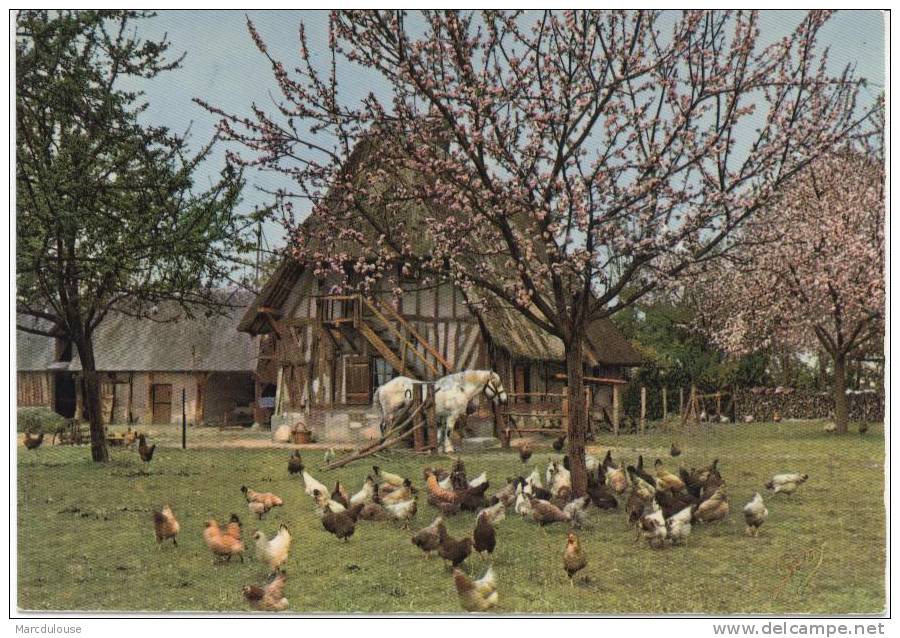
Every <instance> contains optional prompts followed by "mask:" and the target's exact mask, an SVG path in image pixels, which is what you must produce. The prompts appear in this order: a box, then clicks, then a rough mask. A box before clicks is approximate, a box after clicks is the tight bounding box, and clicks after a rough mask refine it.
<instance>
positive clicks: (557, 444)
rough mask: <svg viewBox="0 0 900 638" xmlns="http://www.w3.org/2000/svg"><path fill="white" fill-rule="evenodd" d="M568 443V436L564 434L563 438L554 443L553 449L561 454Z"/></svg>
mask: <svg viewBox="0 0 900 638" xmlns="http://www.w3.org/2000/svg"><path fill="white" fill-rule="evenodd" d="M565 443H566V435H565V434H563V435H562V436H561V437H559V438H558V439H556V440H555V441H553V449H554V450H556V451H557V452H560V451H561V450H562V449H563V445H565Z"/></svg>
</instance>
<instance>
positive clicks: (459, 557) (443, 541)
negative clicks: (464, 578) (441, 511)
mask: <svg viewBox="0 0 900 638" xmlns="http://www.w3.org/2000/svg"><path fill="white" fill-rule="evenodd" d="M438 535H439V538H440V545H439V546H438V554H439V555H440V557H441V558H443V559H444V560H445V561H447V562H449V563H450V564H451V565H452V566H453V567H458V566H459V565H460V564H462V562H463V561H464V560H466V559H467V558H468V557H469V554H471V553H472V539H471V538H469V537H468V536H467V537H465V538H462V539H459V540H457V539H455V538H453V537H452V536H450V534H449V533H448V532H447V528H446V527H445V526H443V525H441V526H439V527H438Z"/></svg>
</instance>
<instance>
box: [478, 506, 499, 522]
mask: <svg viewBox="0 0 900 638" xmlns="http://www.w3.org/2000/svg"><path fill="white" fill-rule="evenodd" d="M482 514H484V515H485V516H486V517H487V519H488V521H490V523H491V524H492V525H496V524H497V523H499V522H500V521H502V520H503V519H504V518H506V507H505V506H504V505H503V503H502V502H498V503H495V504H494V505H491V506H490V507H485V508H484V509H481V510H479V511H478V514H477V516H481V515H482Z"/></svg>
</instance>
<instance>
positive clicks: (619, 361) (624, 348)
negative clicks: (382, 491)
mask: <svg viewBox="0 0 900 638" xmlns="http://www.w3.org/2000/svg"><path fill="white" fill-rule="evenodd" d="M335 283H336V282H335V281H334V280H331V279H329V278H328V277H321V276H317V275H316V273H315V269H314V268H313V267H312V266H311V265H304V264H302V263H299V262H297V261H295V260H293V259H290V258H287V259H285V260H284V261H282V262H281V264H280V265H279V266H278V268H277V269H276V271H275V272H274V274H273V275H272V276H271V278H270V279H269V280H268V282H267V283H266V284H265V286H264V287H263V289H262V290H261V291H260V294H259V295H258V296H257V297H256V299H255V300H254V301H253V303H252V304H251V305H250V307H249V308H248V309H247V311H246V313H245V314H244V317H243V318H242V319H241V321H240V324H239V325H238V329H239V330H241V331H243V332H246V333H249V334H250V335H253V336H256V337H259V347H260V352H259V358H258V361H259V366H258V368H257V370H256V372H257V377H256V378H257V388H256V395H257V396H258V397H260V401H258V403H257V410H256V415H255V416H256V419H257V421H261V422H265V421H268V420H270V419H271V418H272V416H273V415H274V417H275V418H276V419H277V420H279V422H280V421H282V420H284V421H286V422H292V423H291V424H292V425H293V424H296V423H298V422H303V423H305V424H306V425H307V428H308V429H309V430H311V431H312V432H313V434H314V435H315V436H316V437H317V439H319V440H321V441H348V440H349V441H352V440H356V439H358V438H367V437H371V436H374V435H375V425H376V424H377V423H378V421H379V418H378V415H377V414H376V412H375V411H373V410H371V409H370V405H371V402H372V393H373V390H374V389H375V388H377V387H378V386H379V385H381V384H383V383H385V382H386V381H388V380H390V379H391V378H393V377H395V376H397V375H401V374H402V375H406V376H411V377H414V378H417V379H420V380H434V379H437V378H439V377H441V376H444V375H445V374H448V373H450V372H455V371H459V370H465V369H482V368H491V369H493V370H496V371H497V372H498V373H499V374H500V376H501V379H502V381H503V384H504V386H505V387H506V388H507V390H508V391H509V393H510V398H511V402H512V403H513V404H517V403H522V404H545V403H547V401H546V400H545V399H546V398H547V394H548V393H550V394H559V393H562V390H563V388H564V386H565V360H564V351H563V344H562V342H561V341H560V340H559V339H558V338H557V337H554V336H552V335H550V334H548V333H546V332H544V331H542V330H540V329H539V328H537V327H536V326H534V325H533V324H532V323H530V322H529V321H527V320H526V319H525V318H524V317H522V316H521V315H520V314H519V313H517V312H515V311H514V310H513V309H512V308H510V307H504V306H503V305H502V304H500V303H497V302H494V303H492V304H488V305H487V306H485V307H484V308H479V309H478V310H477V311H475V310H473V309H472V308H470V306H468V305H466V303H465V301H464V299H463V295H462V294H461V293H460V291H459V290H457V289H456V288H455V287H454V286H453V285H451V284H449V283H440V284H427V283H425V282H421V281H415V280H405V279H402V278H401V279H400V280H399V281H391V282H386V284H385V285H384V286H383V290H384V291H383V292H374V293H373V294H370V295H361V294H331V290H332V289H333V286H334V284H335ZM397 287H399V288H400V289H401V290H402V293H401V294H400V295H399V298H398V297H397V296H396V295H395V293H394V289H395V288H397ZM588 342H589V344H588V346H587V347H586V349H585V370H586V373H587V374H588V381H589V382H593V383H592V392H591V398H590V400H591V403H592V406H593V408H594V411H595V412H597V413H598V417H599V416H601V415H602V413H603V411H604V409H605V408H608V407H610V406H611V405H612V403H613V394H614V393H618V392H619V390H620V388H621V386H622V385H623V384H624V383H626V376H627V375H626V371H627V369H628V368H629V367H632V366H636V365H639V364H640V356H639V354H638V353H637V352H636V351H635V350H634V348H632V346H631V345H630V344H629V343H628V341H627V340H626V339H625V338H624V337H623V336H622V335H621V333H619V332H618V330H616V328H615V327H614V326H613V324H612V323H611V322H610V321H609V320H608V319H607V320H600V321H596V322H594V323H593V324H592V325H591V326H590V329H589V331H588ZM479 415H480V417H482V418H489V417H490V413H489V412H488V411H487V408H486V406H483V407H482V411H481V412H480V413H479Z"/></svg>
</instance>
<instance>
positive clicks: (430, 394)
mask: <svg viewBox="0 0 900 638" xmlns="http://www.w3.org/2000/svg"><path fill="white" fill-rule="evenodd" d="M423 387H424V388H426V392H427V394H426V397H425V401H429V399H430V402H429V404H428V406H427V407H426V410H425V430H426V432H425V441H426V444H427V446H428V448H429V449H431V450H437V415H435V413H434V386H433V385H432V384H430V383H429V384H428V385H426V386H423Z"/></svg>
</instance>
